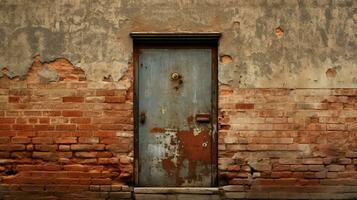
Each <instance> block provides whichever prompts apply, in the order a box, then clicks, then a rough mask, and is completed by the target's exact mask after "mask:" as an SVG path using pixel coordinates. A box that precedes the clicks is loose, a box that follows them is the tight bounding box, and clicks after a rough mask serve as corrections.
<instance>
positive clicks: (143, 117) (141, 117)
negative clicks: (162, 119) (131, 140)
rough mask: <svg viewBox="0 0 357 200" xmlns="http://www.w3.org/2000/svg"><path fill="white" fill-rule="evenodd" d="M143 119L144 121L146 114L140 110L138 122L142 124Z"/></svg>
mask: <svg viewBox="0 0 357 200" xmlns="http://www.w3.org/2000/svg"><path fill="white" fill-rule="evenodd" d="M145 121H146V114H145V112H141V113H140V123H141V124H144V123H145Z"/></svg>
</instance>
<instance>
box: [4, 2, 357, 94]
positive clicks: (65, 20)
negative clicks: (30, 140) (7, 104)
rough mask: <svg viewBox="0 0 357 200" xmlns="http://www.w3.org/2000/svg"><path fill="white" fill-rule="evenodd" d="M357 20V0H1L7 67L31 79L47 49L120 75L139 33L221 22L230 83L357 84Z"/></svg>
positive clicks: (222, 67) (91, 71) (205, 27)
mask: <svg viewBox="0 0 357 200" xmlns="http://www.w3.org/2000/svg"><path fill="white" fill-rule="evenodd" d="M356 22H357V1H354V0H343V1H341V0H249V1H248V0H223V1H221V0H204V1H191V0H169V1H168V0H150V1H145V0H106V1H102V0H55V1H53V0H0V69H1V68H5V67H6V68H7V69H8V73H7V76H9V77H10V78H12V77H15V76H19V77H24V78H25V77H26V74H27V72H28V70H29V68H30V66H31V64H32V62H33V58H34V57H35V56H36V55H39V56H40V59H41V61H42V62H51V61H53V60H55V59H56V58H66V59H67V60H69V61H70V62H71V63H72V64H73V65H75V66H76V67H80V68H81V69H83V70H84V71H85V73H86V76H87V79H88V80H94V81H98V80H102V79H103V77H109V76H111V78H112V79H113V80H114V81H118V80H119V79H120V78H121V77H122V76H123V74H124V73H125V72H126V71H127V69H128V63H129V62H130V61H131V58H132V40H131V38H130V36H129V33H130V32H134V31H135V32H138V31H144V32H210V31H215V32H217V31H218V32H222V38H221V40H220V44H219V54H220V55H222V56H228V57H224V58H223V59H221V60H224V62H220V63H219V80H220V82H221V83H222V84H231V85H233V86H235V87H269V88H271V87H279V88H281V87H283V88H285V87H288V88H330V87H333V88H334V87H336V88H338V87H344V88H348V87H352V88H353V87H356V86H357V33H356V30H357V23H356ZM227 58H228V60H227ZM331 70H332V72H333V73H332V75H331V73H330V72H331ZM0 76H1V75H0Z"/></svg>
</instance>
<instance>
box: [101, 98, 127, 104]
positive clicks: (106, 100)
mask: <svg viewBox="0 0 357 200" xmlns="http://www.w3.org/2000/svg"><path fill="white" fill-rule="evenodd" d="M104 102H105V103H124V102H125V96H106V97H105V100H104Z"/></svg>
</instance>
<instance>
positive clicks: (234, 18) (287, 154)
mask: <svg viewBox="0 0 357 200" xmlns="http://www.w3.org/2000/svg"><path fill="white" fill-rule="evenodd" d="M356 11H357V2H356V1H354V0H342V1H339V0H330V1H329V0H315V1H314V0H285V1H284V0H275V1H273V0H267V1H264V0H252V1H238V0H231V1H228V0H227V1H218V0H205V1H189V0H187V1H186V0H177V1H176V0H172V1H166V0H150V1H140V0H137V1H126V0H123V1H119V0H111V1H110V0H107V1H100V0H98V1H94V0H83V1H79V0H66V1H61V0H56V1H51V0H41V1H40V0H32V1H30V0H28V1H25V0H11V1H10V0H8V1H6V0H0V69H2V70H1V73H2V74H1V75H0V76H2V77H0V199H2V198H4V199H14V198H15V197H16V198H18V199H29V198H33V199H38V198H40V197H41V196H42V197H43V196H47V197H48V198H50V197H51V198H53V199H76V198H84V199H109V198H113V199H118V198H130V196H131V194H130V192H129V188H128V186H130V185H131V184H132V167H133V163H132V159H133V135H134V134H133V116H132V114H133V113H132V112H133V95H132V85H133V76H132V70H133V68H132V65H131V61H132V40H131V38H130V36H129V33H130V32H137V31H143V32H210V31H214V32H222V38H221V39H220V44H219V55H220V59H219V74H218V76H219V81H220V83H219V155H218V156H219V180H220V186H225V185H228V184H229V185H231V186H225V187H224V191H225V192H224V194H223V196H225V197H231V198H246V197H247V198H275V199H276V198H282V199H285V198H301V199H309V198H316V199H318V198H332V199H341V198H350V199H352V198H356V197H357V194H356V191H357V188H356V187H357V186H356V185H357V183H356V180H357V177H356V175H357V173H356V159H357V149H356V148H357V146H356V144H357V141H356V136H357V135H356V124H357V121H356V120H357V118H356V116H357V113H356V110H357V91H356V88H357V47H356V42H357V36H356V33H355V30H357V23H356V21H357V13H356ZM263 88H268V89H263ZM336 88H337V89H336ZM232 185H233V186H232ZM287 186H288V187H287Z"/></svg>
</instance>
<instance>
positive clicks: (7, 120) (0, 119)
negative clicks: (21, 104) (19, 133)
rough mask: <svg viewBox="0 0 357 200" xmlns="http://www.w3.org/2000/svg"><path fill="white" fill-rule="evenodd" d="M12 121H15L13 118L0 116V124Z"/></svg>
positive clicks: (11, 122)
mask: <svg viewBox="0 0 357 200" xmlns="http://www.w3.org/2000/svg"><path fill="white" fill-rule="evenodd" d="M13 123H15V118H12V117H0V124H13Z"/></svg>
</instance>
